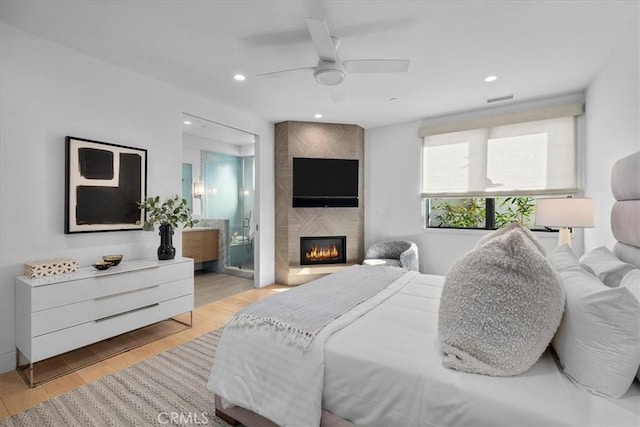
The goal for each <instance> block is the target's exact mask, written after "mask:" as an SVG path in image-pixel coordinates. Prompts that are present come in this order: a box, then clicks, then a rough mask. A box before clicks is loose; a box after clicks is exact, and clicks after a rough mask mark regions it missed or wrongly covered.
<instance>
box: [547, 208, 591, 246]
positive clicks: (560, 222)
mask: <svg viewBox="0 0 640 427" xmlns="http://www.w3.org/2000/svg"><path fill="white" fill-rule="evenodd" d="M536 224H537V225H542V226H545V227H560V235H559V236H558V246H561V245H565V244H566V245H569V246H571V230H570V228H573V227H580V228H590V227H593V203H592V200H591V198H578V197H563V198H549V199H538V200H536Z"/></svg>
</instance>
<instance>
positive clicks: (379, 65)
mask: <svg viewBox="0 0 640 427" xmlns="http://www.w3.org/2000/svg"><path fill="white" fill-rule="evenodd" d="M342 64H343V65H344V68H345V70H347V72H349V73H406V72H407V71H409V60H408V59H354V60H348V61H342Z"/></svg>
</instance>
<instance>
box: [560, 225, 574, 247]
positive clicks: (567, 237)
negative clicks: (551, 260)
mask: <svg viewBox="0 0 640 427" xmlns="http://www.w3.org/2000/svg"><path fill="white" fill-rule="evenodd" d="M562 245H569V247H571V230H570V229H568V228H567V227H562V228H560V233H559V234H558V246H562Z"/></svg>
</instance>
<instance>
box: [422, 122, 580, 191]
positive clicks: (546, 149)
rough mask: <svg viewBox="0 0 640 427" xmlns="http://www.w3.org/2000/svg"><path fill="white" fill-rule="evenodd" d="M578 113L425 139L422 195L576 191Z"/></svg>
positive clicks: (430, 136) (438, 135)
mask: <svg viewBox="0 0 640 427" xmlns="http://www.w3.org/2000/svg"><path fill="white" fill-rule="evenodd" d="M575 120H576V119H575V117H573V116H570V117H560V118H553V119H545V120H537V121H527V122H523V123H514V124H507V125H498V126H493V127H486V128H480V129H472V130H464V131H457V132H450V133H444V134H437V135H426V136H425V137H424V140H423V141H424V142H423V178H422V196H423V197H492V196H501V195H514V196H518V195H519V196H525V195H544V194H548V195H552V194H575V193H577V172H576V170H577V169H576V168H577V165H576V123H575Z"/></svg>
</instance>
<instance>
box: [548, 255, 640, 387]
mask: <svg viewBox="0 0 640 427" xmlns="http://www.w3.org/2000/svg"><path fill="white" fill-rule="evenodd" d="M558 274H559V275H560V277H561V278H562V284H563V286H564V289H565V292H566V307H565V314H564V316H563V318H562V322H561V323H560V327H559V328H558V332H557V333H556V335H555V337H554V338H553V341H552V345H553V348H554V349H555V351H556V353H557V354H558V358H559V360H560V364H561V365H562V367H563V369H564V372H565V374H566V375H567V376H568V377H569V378H570V379H571V380H572V381H573V382H574V383H576V384H577V385H578V386H579V387H581V388H584V389H586V390H588V391H589V392H591V393H593V394H597V395H602V396H607V397H615V398H618V397H621V396H623V395H624V394H625V392H626V391H627V389H628V388H629V386H630V385H631V383H632V382H633V379H634V376H635V375H636V374H637V372H638V366H639V365H640V322H638V319H639V318H640V303H639V302H638V300H636V299H635V298H634V297H633V296H632V295H630V292H629V290H628V289H627V288H623V287H618V288H609V287H606V286H605V285H604V284H602V283H601V282H600V281H599V280H598V279H597V278H596V277H594V276H592V275H591V274H589V273H587V272H586V271H585V270H583V269H582V268H579V267H574V268H569V269H565V270H563V271H559V272H558Z"/></svg>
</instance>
